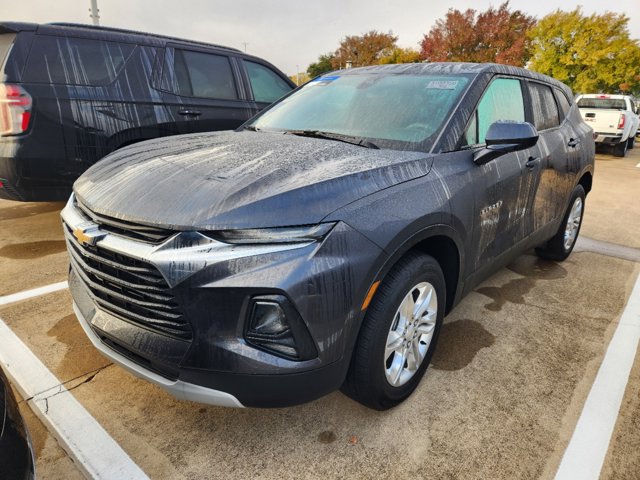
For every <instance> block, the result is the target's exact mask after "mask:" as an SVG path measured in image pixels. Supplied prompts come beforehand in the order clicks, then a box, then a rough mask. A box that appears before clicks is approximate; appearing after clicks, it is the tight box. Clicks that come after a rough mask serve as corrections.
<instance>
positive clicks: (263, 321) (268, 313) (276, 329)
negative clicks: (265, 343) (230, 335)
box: [252, 302, 289, 335]
mask: <svg viewBox="0 0 640 480" xmlns="http://www.w3.org/2000/svg"><path fill="white" fill-rule="evenodd" d="M288 329H289V325H288V324H287V320H286V319H285V318H284V312H283V311H282V308H280V305H278V304H277V303H272V302H256V303H254V304H253V323H252V330H254V331H255V332H258V333H264V334H269V335H275V334H278V333H283V332H284V331H285V330H288Z"/></svg>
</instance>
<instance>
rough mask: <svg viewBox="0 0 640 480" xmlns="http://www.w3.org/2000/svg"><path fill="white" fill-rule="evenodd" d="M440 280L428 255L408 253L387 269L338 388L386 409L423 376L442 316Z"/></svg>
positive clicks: (444, 296) (402, 398) (369, 405)
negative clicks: (340, 385) (341, 386)
mask: <svg viewBox="0 0 640 480" xmlns="http://www.w3.org/2000/svg"><path fill="white" fill-rule="evenodd" d="M445 299H446V294H445V282H444V275H443V273H442V269H441V268H440V265H439V264H438V262H437V261H436V260H435V259H434V258H433V257H431V256H429V255H425V254H422V253H414V252H412V253H409V254H408V255H407V256H405V257H404V258H402V259H401V260H400V261H399V262H398V263H397V264H396V265H395V266H394V267H393V268H392V269H391V271H390V272H389V273H388V274H387V276H386V277H385V279H384V280H383V282H382V283H381V285H380V287H379V288H378V291H377V292H376V294H375V296H374V298H373V301H372V302H371V305H370V306H369V309H368V310H367V314H366V315H365V318H364V320H363V325H362V327H361V329H360V334H359V336H358V340H357V343H356V347H355V350H354V353H353V358H352V360H351V365H350V366H349V372H348V374H347V379H346V380H345V384H344V385H343V388H342V390H343V392H344V393H346V394H347V395H349V396H350V397H351V398H353V399H354V400H356V401H358V402H360V403H362V404H363V405H366V406H368V407H371V408H374V409H376V410H386V409H389V408H391V407H394V406H395V405H397V404H399V403H400V402H402V401H403V400H405V399H406V398H407V397H408V396H409V395H411V393H412V392H413V391H414V390H415V388H416V387H417V386H418V383H419V382H420V379H421V378H422V376H423V375H424V372H425V370H426V369H427V366H428V365H429V362H430V361H431V357H432V355H433V352H434V350H435V347H436V342H437V340H438V334H439V332H440V327H441V325H442V321H443V318H444V309H445Z"/></svg>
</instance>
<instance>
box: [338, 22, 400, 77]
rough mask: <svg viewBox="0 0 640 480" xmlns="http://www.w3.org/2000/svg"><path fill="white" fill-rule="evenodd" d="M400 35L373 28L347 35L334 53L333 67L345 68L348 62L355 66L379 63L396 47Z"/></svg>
mask: <svg viewBox="0 0 640 480" xmlns="http://www.w3.org/2000/svg"><path fill="white" fill-rule="evenodd" d="M397 41H398V37H396V36H394V35H393V33H392V32H389V33H382V32H378V31H376V30H371V31H370V32H367V33H365V34H364V35H351V36H346V37H344V38H343V39H342V41H341V42H340V46H339V47H338V49H337V50H336V52H335V53H334V55H333V59H332V61H331V64H332V66H333V68H344V67H345V66H346V65H347V62H351V65H352V66H354V67H363V66H365V65H377V64H378V63H380V60H381V59H382V58H384V57H387V56H389V55H390V54H391V52H393V50H394V49H395V48H396V42H397Z"/></svg>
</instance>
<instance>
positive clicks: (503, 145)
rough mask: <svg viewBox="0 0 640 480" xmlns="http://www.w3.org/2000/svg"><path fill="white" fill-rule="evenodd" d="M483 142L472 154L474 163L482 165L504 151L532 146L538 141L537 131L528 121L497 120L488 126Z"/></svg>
mask: <svg viewBox="0 0 640 480" xmlns="http://www.w3.org/2000/svg"><path fill="white" fill-rule="evenodd" d="M485 142H486V144H487V146H486V147H485V148H483V149H482V150H480V151H478V152H476V153H475V154H474V155H473V161H474V162H475V163H476V165H484V164H485V163H487V162H490V161H491V160H493V159H494V158H498V157H500V156H502V155H504V154H505V153H510V152H517V151H519V150H525V149H527V148H531V147H533V146H534V145H535V144H536V143H537V142H538V131H537V130H536V127H534V126H533V125H531V124H530V123H529V122H512V121H507V120H499V121H497V122H495V123H492V124H491V126H490V127H489V131H487V135H486V136H485Z"/></svg>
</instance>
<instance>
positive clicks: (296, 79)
mask: <svg viewBox="0 0 640 480" xmlns="http://www.w3.org/2000/svg"><path fill="white" fill-rule="evenodd" d="M289 79H290V80H291V81H292V82H293V83H295V84H296V85H298V86H300V85H302V84H303V83H307V82H308V81H309V80H311V78H310V77H309V74H308V73H307V72H300V73H294V74H293V75H289Z"/></svg>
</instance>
